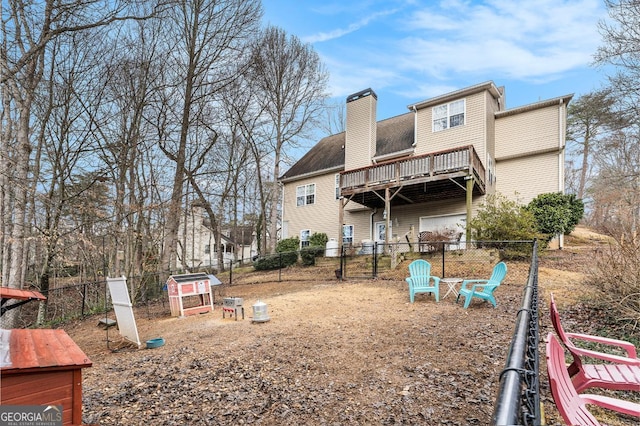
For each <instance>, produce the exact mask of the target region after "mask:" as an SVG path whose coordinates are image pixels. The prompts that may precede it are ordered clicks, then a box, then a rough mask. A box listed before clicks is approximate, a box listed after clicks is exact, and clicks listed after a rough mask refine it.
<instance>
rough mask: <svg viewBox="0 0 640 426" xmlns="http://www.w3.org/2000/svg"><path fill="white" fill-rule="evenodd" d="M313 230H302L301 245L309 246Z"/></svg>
mask: <svg viewBox="0 0 640 426" xmlns="http://www.w3.org/2000/svg"><path fill="white" fill-rule="evenodd" d="M310 233H311V231H309V230H308V229H303V230H301V231H300V247H308V246H309V234H310Z"/></svg>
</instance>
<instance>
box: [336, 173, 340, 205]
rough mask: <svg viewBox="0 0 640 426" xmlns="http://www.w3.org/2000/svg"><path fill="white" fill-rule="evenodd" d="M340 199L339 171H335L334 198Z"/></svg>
mask: <svg viewBox="0 0 640 426" xmlns="http://www.w3.org/2000/svg"><path fill="white" fill-rule="evenodd" d="M339 199H340V173H336V200H339Z"/></svg>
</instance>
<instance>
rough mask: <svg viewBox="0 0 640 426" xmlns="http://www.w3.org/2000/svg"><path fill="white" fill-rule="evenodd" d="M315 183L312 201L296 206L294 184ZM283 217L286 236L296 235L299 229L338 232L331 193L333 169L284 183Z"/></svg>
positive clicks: (335, 211)
mask: <svg viewBox="0 0 640 426" xmlns="http://www.w3.org/2000/svg"><path fill="white" fill-rule="evenodd" d="M311 183H314V184H315V185H316V195H315V204H308V205H304V206H299V207H298V206H296V188H297V187H298V186H300V185H308V184H311ZM283 203H284V204H283V206H284V215H283V221H287V222H288V229H287V231H288V237H295V236H298V237H299V236H300V230H302V229H309V230H310V231H311V234H313V233H315V232H324V233H326V234H327V235H328V236H329V238H336V234H337V233H338V225H337V223H338V200H336V193H335V173H330V174H326V175H321V176H315V177H311V178H308V179H301V180H298V181H295V182H287V183H286V184H285V185H284V201H283Z"/></svg>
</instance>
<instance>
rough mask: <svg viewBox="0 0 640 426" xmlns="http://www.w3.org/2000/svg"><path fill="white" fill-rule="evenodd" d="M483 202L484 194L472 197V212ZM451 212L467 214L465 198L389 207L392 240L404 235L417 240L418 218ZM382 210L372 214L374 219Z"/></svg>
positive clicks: (376, 219)
mask: <svg viewBox="0 0 640 426" xmlns="http://www.w3.org/2000/svg"><path fill="white" fill-rule="evenodd" d="M483 202H484V196H482V197H474V199H473V204H472V214H475V212H476V211H477V210H478V209H479V208H480V205H481V204H482V203H483ZM453 214H463V215H466V214H467V204H466V199H465V198H457V199H449V200H442V201H437V202H431V203H423V204H416V205H406V206H398V207H392V208H391V222H392V228H391V229H392V235H393V237H394V241H400V242H405V241H406V239H405V236H408V237H409V240H410V241H411V242H415V241H417V238H418V232H420V231H421V230H420V229H419V228H420V218H421V217H425V216H443V215H453ZM382 220H383V219H382V212H381V211H379V212H378V213H377V214H376V215H375V216H374V221H375V222H379V221H382Z"/></svg>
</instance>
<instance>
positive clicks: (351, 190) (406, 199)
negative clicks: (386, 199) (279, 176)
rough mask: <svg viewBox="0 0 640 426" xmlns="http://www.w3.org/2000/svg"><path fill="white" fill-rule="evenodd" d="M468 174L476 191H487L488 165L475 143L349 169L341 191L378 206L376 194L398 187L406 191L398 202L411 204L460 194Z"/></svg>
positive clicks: (360, 201)
mask: <svg viewBox="0 0 640 426" xmlns="http://www.w3.org/2000/svg"><path fill="white" fill-rule="evenodd" d="M469 176H472V177H473V179H474V193H477V194H484V193H485V191H486V187H485V168H484V165H483V164H482V162H481V161H480V158H479V157H478V154H477V153H476V151H475V149H474V148H473V146H472V145H468V146H464V147H460V148H456V149H452V150H447V151H439V152H434V153H429V154H425V155H420V156H414V157H406V158H403V159H400V160H396V161H389V162H384V163H379V164H376V165H372V166H368V167H362V168H359V169H355V170H347V171H345V172H342V173H341V174H340V194H341V195H342V196H343V197H349V198H354V197H355V198H354V199H355V200H356V201H357V202H359V203H361V204H364V205H366V206H369V207H376V206H379V205H380V202H381V198H380V196H378V195H376V193H377V194H380V193H381V192H383V191H384V190H385V189H387V188H399V189H401V190H402V192H404V193H401V192H400V193H399V195H401V196H399V197H397V200H396V204H412V203H419V202H425V201H429V200H430V199H436V198H440V199H441V198H449V197H459V196H461V194H464V185H465V180H466V179H469ZM427 187H428V188H429V190H427ZM461 191H462V192H461ZM358 194H362V196H359V195H358Z"/></svg>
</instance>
